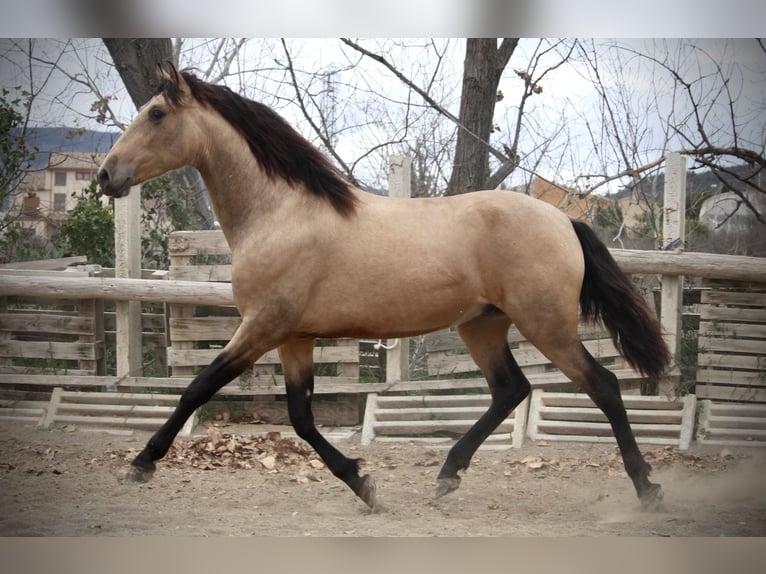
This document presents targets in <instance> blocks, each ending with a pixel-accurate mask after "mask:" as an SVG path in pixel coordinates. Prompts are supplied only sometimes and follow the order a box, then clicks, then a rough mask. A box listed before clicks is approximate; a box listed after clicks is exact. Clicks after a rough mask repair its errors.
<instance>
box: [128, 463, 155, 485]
mask: <svg viewBox="0 0 766 574" xmlns="http://www.w3.org/2000/svg"><path fill="white" fill-rule="evenodd" d="M152 476H154V469H153V468H152V469H147V468H141V467H139V466H133V465H131V466H130V468H129V469H128V471H127V472H126V473H125V482H132V483H134V484H143V483H145V482H148V481H149V480H150V479H151V478H152Z"/></svg>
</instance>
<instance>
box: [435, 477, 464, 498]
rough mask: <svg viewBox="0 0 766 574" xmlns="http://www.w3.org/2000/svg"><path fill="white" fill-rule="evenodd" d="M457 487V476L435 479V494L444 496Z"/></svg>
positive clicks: (458, 486)
mask: <svg viewBox="0 0 766 574" xmlns="http://www.w3.org/2000/svg"><path fill="white" fill-rule="evenodd" d="M458 488H460V477H459V476H448V477H444V478H439V479H437V481H436V496H444V495H445V494H449V493H450V492H452V491H453V490H457V489H458Z"/></svg>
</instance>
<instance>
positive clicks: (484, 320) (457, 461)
mask: <svg viewBox="0 0 766 574" xmlns="http://www.w3.org/2000/svg"><path fill="white" fill-rule="evenodd" d="M510 326H511V321H510V319H509V318H508V317H507V316H506V315H504V314H502V313H501V312H500V311H494V312H492V313H491V314H488V315H482V316H479V317H477V318H475V319H473V320H471V321H468V322H467V323H464V324H462V325H460V326H458V333H459V334H460V337H461V338H462V339H463V342H465V344H466V347H467V348H468V351H469V352H470V353H471V357H473V359H474V361H475V362H476V364H477V365H478V366H479V369H481V372H482V374H483V375H484V376H485V378H486V379H487V383H488V384H489V390H490V393H491V394H492V400H491V402H490V405H489V409H487V412H485V413H484V414H483V415H482V416H481V417H480V418H479V420H478V421H476V423H475V424H474V425H473V426H472V427H471V428H470V429H469V430H468V432H467V433H466V434H465V435H463V436H462V437H461V438H460V440H458V441H457V442H456V443H455V444H454V446H453V447H452V448H451V449H450V451H449V454H448V455H447V459H446V461H445V462H444V465H443V466H442V468H441V470H440V472H439V476H438V479H437V487H436V494H437V495H438V496H442V495H444V494H447V493H449V492H452V491H453V490H455V489H456V488H458V486H459V485H460V477H459V476H458V474H457V473H458V471H459V470H464V469H466V468H468V465H469V464H470V462H471V457H473V455H474V453H475V452H476V450H477V449H478V448H479V446H481V444H482V443H483V442H484V441H485V440H486V438H487V437H488V436H489V435H490V434H492V431H494V430H495V429H496V428H497V426H498V425H499V424H500V423H502V422H503V421H504V420H505V419H506V417H507V416H508V415H509V414H510V413H511V411H513V409H514V408H516V406H518V404H519V403H520V402H521V401H523V400H524V398H525V397H526V396H527V395H528V394H529V389H530V386H529V381H527V378H526V377H525V376H524V373H522V372H521V369H520V368H519V366H518V364H517V363H516V361H515V360H514V358H513V356H512V355H511V350H510V348H509V346H508V329H509V328H510Z"/></svg>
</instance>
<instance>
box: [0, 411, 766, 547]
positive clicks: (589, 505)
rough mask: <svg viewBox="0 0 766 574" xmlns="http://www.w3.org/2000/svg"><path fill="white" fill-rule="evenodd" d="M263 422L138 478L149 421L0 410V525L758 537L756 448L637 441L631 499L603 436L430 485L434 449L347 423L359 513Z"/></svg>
mask: <svg viewBox="0 0 766 574" xmlns="http://www.w3.org/2000/svg"><path fill="white" fill-rule="evenodd" d="M267 430H269V429H267V428H265V427H263V425H227V424H221V425H219V426H217V427H214V428H213V429H212V430H210V429H208V431H207V432H206V430H205V429H204V428H200V429H198V432H197V436H195V437H193V438H192V439H187V440H183V439H180V440H179V441H177V443H176V446H174V449H173V450H172V451H171V453H169V455H168V457H167V458H166V459H165V460H164V461H162V462H160V464H159V465H158V470H157V472H156V473H155V475H154V478H153V479H152V480H151V481H149V482H147V483H145V484H141V485H137V484H134V483H127V482H125V480H124V476H125V472H126V469H127V468H128V461H129V460H130V459H131V458H132V456H134V455H135V453H137V452H138V450H140V449H141V448H142V447H143V445H144V443H145V441H146V440H147V438H148V437H149V434H148V433H145V432H140V431H134V432H133V434H132V435H131V436H124V435H122V436H121V435H111V434H105V433H103V432H88V431H85V430H83V429H75V428H72V427H70V428H64V429H58V430H53V431H42V430H38V429H35V428H32V427H24V426H20V425H13V424H10V423H2V424H0V536H33V537H35V536H78V537H79V536H166V535H184V536H251V535H255V536H286V537H296V536H298V537H304V536H315V537H327V536H332V537H335V536H347V537H402V536H481V537H498V536H525V537H529V536H641V537H651V536H657V537H670V536H766V486H765V485H766V482H765V481H764V476H766V452H764V450H766V449H759V448H750V449H747V448H723V447H705V448H701V447H699V446H695V447H693V448H692V450H690V451H684V452H682V451H678V450H677V449H675V448H671V447H662V446H645V447H644V448H643V450H644V453H645V455H646V458H647V460H649V461H650V463H651V464H652V466H653V467H654V473H653V475H652V476H653V480H654V481H656V482H659V483H661V484H662V486H663V488H664V490H665V502H664V503H663V506H662V507H661V508H660V509H659V510H657V511H653V512H644V511H642V510H641V509H640V505H639V503H638V501H637V499H636V497H635V494H634V491H633V487H632V485H631V483H630V481H629V479H628V478H627V475H626V474H625V472H624V470H623V468H622V461H621V459H620V457H619V454H618V453H617V450H616V447H615V446H613V445H593V444H584V443H558V442H556V443H537V444H534V443H532V442H531V441H528V443H527V445H525V446H524V447H523V448H521V449H508V450H481V451H479V453H477V455H476V457H475V458H474V460H473V463H472V465H471V467H470V468H469V469H468V470H467V471H466V472H465V473H464V474H463V481H462V485H461V487H460V489H458V490H457V491H455V492H453V493H451V494H450V495H448V496H446V497H443V498H435V497H434V488H435V485H436V474H437V473H438V470H439V467H440V465H441V463H442V461H443V459H444V456H445V454H446V451H445V450H443V449H440V448H438V447H434V446H423V445H416V444H407V443H404V444H401V443H399V444H391V443H373V444H372V445H370V446H365V447H362V446H360V444H359V432H356V433H354V434H353V436H350V437H348V438H344V439H340V440H338V441H336V444H337V445H338V447H339V448H340V449H341V450H342V451H344V452H345V453H346V454H348V455H349V456H353V457H361V458H363V459H365V464H364V467H363V468H364V471H365V472H368V473H370V474H372V475H373V476H374V478H375V480H376V483H377V494H378V501H379V504H380V507H381V508H380V509H379V511H378V512H375V513H371V512H370V511H369V510H368V509H367V507H366V506H365V505H364V504H363V503H362V502H360V501H359V500H358V499H357V498H356V497H355V496H354V495H353V493H352V492H351V491H350V490H348V489H347V487H346V486H345V485H343V484H342V483H341V482H339V481H338V480H337V479H335V478H334V477H333V476H332V475H331V474H330V473H329V471H328V470H327V469H326V468H324V467H323V465H322V464H321V463H320V461H318V460H317V459H316V457H315V455H313V453H312V452H311V451H310V450H308V449H307V448H306V446H305V444H303V443H300V442H299V441H294V440H293V439H289V438H288V435H287V434H284V435H281V436H280V435H279V434H270V435H269V434H264V433H265V432H266V431H267ZM271 430H272V431H274V430H284V431H286V430H287V429H271Z"/></svg>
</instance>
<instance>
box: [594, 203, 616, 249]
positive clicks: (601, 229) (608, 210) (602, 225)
mask: <svg viewBox="0 0 766 574" xmlns="http://www.w3.org/2000/svg"><path fill="white" fill-rule="evenodd" d="M622 220H623V214H622V208H621V207H620V204H619V203H617V202H616V201H610V202H609V203H608V204H607V205H599V206H598V207H597V208H596V215H595V217H594V218H593V228H594V230H595V231H596V233H597V235H598V236H599V237H600V238H601V239H602V240H609V239H611V238H613V237H615V236H616V235H617V233H618V232H619V230H620V226H621V225H622Z"/></svg>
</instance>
